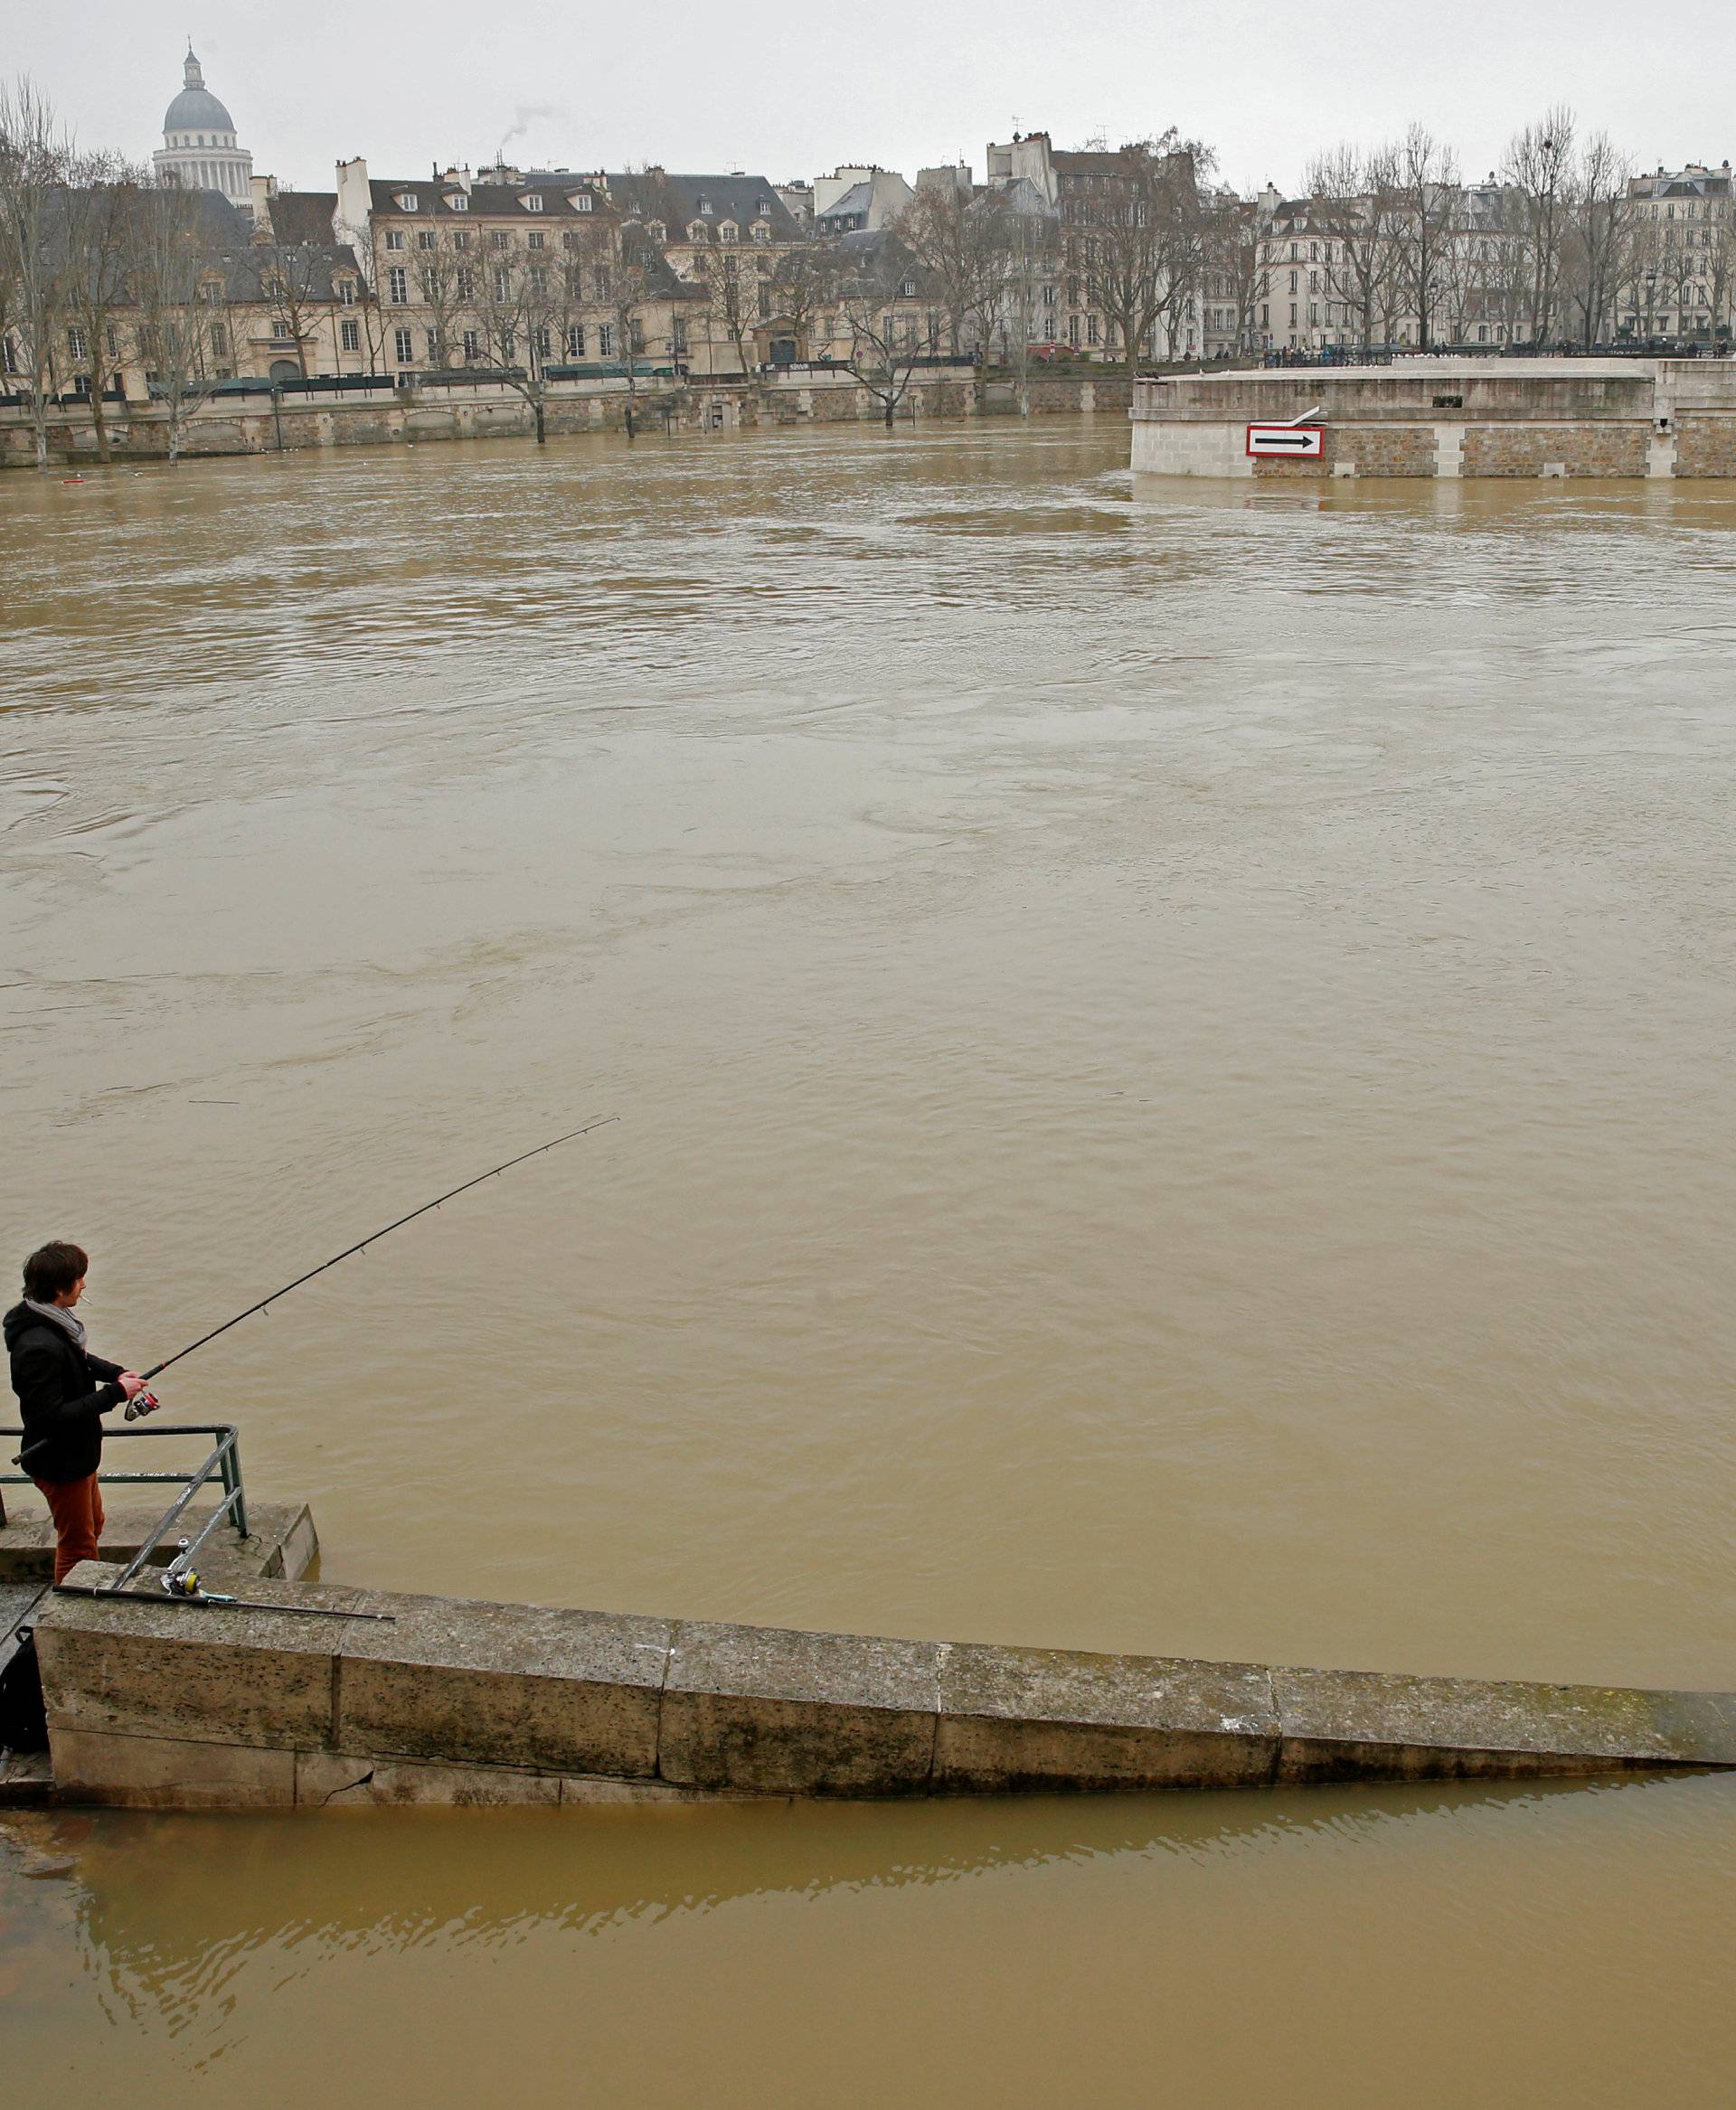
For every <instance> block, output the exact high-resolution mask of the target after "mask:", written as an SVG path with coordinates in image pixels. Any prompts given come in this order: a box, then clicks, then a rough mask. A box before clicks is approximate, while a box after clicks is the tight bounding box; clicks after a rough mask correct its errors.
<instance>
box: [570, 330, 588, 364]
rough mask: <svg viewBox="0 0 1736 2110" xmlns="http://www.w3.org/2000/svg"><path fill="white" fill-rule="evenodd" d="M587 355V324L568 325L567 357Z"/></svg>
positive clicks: (576, 357) (580, 357) (579, 357)
mask: <svg viewBox="0 0 1736 2110" xmlns="http://www.w3.org/2000/svg"><path fill="white" fill-rule="evenodd" d="M584 355H585V325H583V323H569V324H568V325H567V357H568V358H569V359H582V358H583V357H584Z"/></svg>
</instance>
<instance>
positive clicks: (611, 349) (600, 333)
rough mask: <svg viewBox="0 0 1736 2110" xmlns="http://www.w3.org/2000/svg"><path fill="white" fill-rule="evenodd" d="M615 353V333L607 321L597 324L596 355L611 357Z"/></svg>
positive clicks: (600, 357)
mask: <svg viewBox="0 0 1736 2110" xmlns="http://www.w3.org/2000/svg"><path fill="white" fill-rule="evenodd" d="M614 355H615V333H614V331H613V330H611V329H610V328H609V325H608V324H607V323H599V325H597V356H598V357H599V359H612V358H613V357H614Z"/></svg>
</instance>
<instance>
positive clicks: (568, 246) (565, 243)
mask: <svg viewBox="0 0 1736 2110" xmlns="http://www.w3.org/2000/svg"><path fill="white" fill-rule="evenodd" d="M578 247H579V237H578V236H577V235H576V234H575V233H574V232H573V231H572V230H571V228H568V230H567V231H566V232H565V233H564V234H563V235H562V236H561V248H562V249H563V250H576V249H577V248H578Z"/></svg>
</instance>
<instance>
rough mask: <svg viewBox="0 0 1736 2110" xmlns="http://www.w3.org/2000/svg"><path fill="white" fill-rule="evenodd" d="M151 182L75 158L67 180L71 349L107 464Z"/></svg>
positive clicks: (96, 158)
mask: <svg viewBox="0 0 1736 2110" xmlns="http://www.w3.org/2000/svg"><path fill="white" fill-rule="evenodd" d="M149 182H150V177H149V175H148V174H146V171H145V170H144V169H142V168H136V167H134V166H132V165H130V164H128V163H127V162H125V161H123V160H121V159H120V158H119V157H118V155H109V154H95V155H81V156H80V157H79V158H78V159H77V160H76V161H75V162H74V163H73V165H72V166H71V171H70V172H69V182H68V187H67V191H66V195H65V213H64V220H63V222H62V230H63V236H64V241H65V277H64V287H65V307H66V326H67V334H68V339H69V344H68V349H69V351H70V352H71V354H72V364H73V368H74V371H75V372H76V371H77V370H78V369H79V367H80V363H82V365H83V371H84V372H86V373H87V374H88V375H89V377H90V416H91V421H92V423H93V424H94V425H95V427H96V435H97V452H98V454H99V457H101V459H102V460H104V461H107V460H108V459H109V422H108V413H107V410H106V408H105V406H104V402H103V397H104V393H105V391H107V390H108V388H109V384H110V382H111V381H112V380H113V377H114V374H115V372H116V370H117V369H118V366H119V364H120V330H121V323H122V318H123V316H124V314H125V312H126V310H127V306H128V305H129V302H130V298H131V296H130V293H129V290H128V287H127V272H128V270H129V268H131V263H132V257H133V250H134V242H135V230H136V226H137V219H138V213H139V199H140V194H141V193H142V192H143V191H144V189H145V188H146V185H147V184H149Z"/></svg>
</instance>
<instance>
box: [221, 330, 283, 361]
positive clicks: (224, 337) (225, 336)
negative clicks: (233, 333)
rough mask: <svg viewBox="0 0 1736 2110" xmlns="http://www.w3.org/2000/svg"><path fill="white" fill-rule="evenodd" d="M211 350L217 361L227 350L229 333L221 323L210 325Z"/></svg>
mask: <svg viewBox="0 0 1736 2110" xmlns="http://www.w3.org/2000/svg"><path fill="white" fill-rule="evenodd" d="M278 327H279V329H281V327H282V325H278ZM211 348H212V351H213V352H214V353H216V354H217V356H218V358H219V359H222V357H223V356H224V355H225V354H226V353H227V352H228V350H229V332H228V331H227V330H226V329H225V328H224V327H223V325H222V323H212V325H211Z"/></svg>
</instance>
